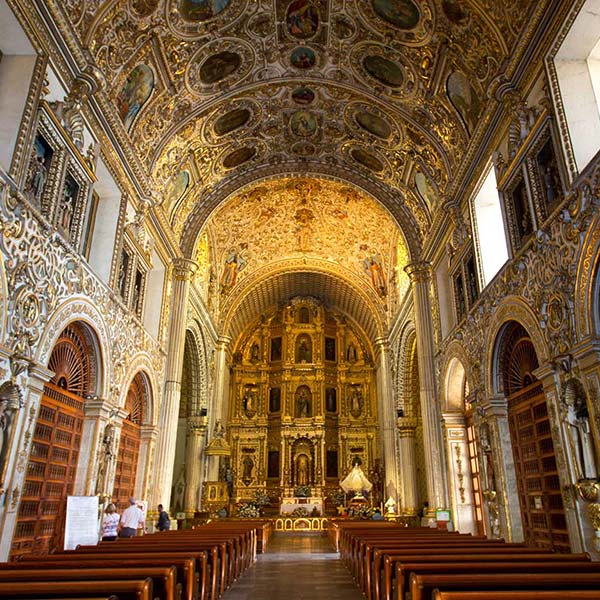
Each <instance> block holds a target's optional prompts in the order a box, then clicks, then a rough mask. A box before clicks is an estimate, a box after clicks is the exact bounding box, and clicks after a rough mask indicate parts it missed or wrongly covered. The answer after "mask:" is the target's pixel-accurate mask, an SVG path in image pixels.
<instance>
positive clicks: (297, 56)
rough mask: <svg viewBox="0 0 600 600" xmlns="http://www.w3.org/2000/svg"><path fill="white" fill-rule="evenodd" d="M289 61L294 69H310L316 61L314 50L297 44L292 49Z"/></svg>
mask: <svg viewBox="0 0 600 600" xmlns="http://www.w3.org/2000/svg"><path fill="white" fill-rule="evenodd" d="M290 62H291V63H292V66H293V67H296V69H311V68H312V67H314V66H315V63H316V62H317V57H316V55H315V53H314V51H313V50H312V49H311V48H308V47H307V46H298V47H297V48H294V49H293V50H292V54H291V56H290Z"/></svg>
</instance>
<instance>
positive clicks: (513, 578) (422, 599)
mask: <svg viewBox="0 0 600 600" xmlns="http://www.w3.org/2000/svg"><path fill="white" fill-rule="evenodd" d="M436 589H439V590H442V591H461V592H462V591H465V592H466V591H469V590H473V591H477V590H479V591H485V590H487V591H490V592H491V591H494V592H495V591H496V590H507V591H508V590H515V589H523V590H540V591H541V590H550V591H556V590H577V589H580V590H586V589H587V590H596V594H597V595H598V597H600V573H577V576H576V577H573V575H572V574H570V573H527V574H525V573H463V574H460V575H415V574H414V573H413V574H411V576H410V594H411V600H432V597H433V591H434V590H436Z"/></svg>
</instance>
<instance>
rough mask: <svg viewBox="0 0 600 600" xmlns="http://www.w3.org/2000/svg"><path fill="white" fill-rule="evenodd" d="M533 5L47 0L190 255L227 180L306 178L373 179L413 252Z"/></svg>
mask: <svg viewBox="0 0 600 600" xmlns="http://www.w3.org/2000/svg"><path fill="white" fill-rule="evenodd" d="M541 4H544V3H543V2H542V3H540V2H533V0H521V1H514V0H481V1H475V0H468V1H460V2H459V1H458V0H291V1H290V0H108V1H106V2H103V3H100V4H99V3H98V1H97V0H63V1H62V2H61V3H60V5H61V7H62V10H63V12H64V16H65V18H66V19H68V20H70V22H71V24H72V26H73V29H74V31H75V34H76V36H78V39H79V42H80V44H82V45H83V46H85V47H87V48H88V49H89V51H90V53H91V55H92V57H93V59H94V60H95V62H96V64H97V66H98V67H99V68H100V70H101V71H102V73H103V75H104V77H105V79H106V85H107V88H106V91H107V93H108V95H109V96H110V97H111V98H112V100H113V101H114V103H115V106H116V109H117V111H118V116H119V121H120V124H121V125H122V127H123V130H124V132H125V133H126V136H128V139H129V140H130V141H131V144H132V147H133V148H134V149H135V152H136V153H137V154H138V156H139V157H140V159H141V160H142V161H143V163H144V164H145V166H146V169H147V171H148V173H150V174H151V175H152V177H153V183H154V186H155V189H156V190H157V198H158V202H159V203H162V205H163V208H164V210H165V213H166V215H167V216H168V218H169V219H170V221H171V223H172V225H173V227H174V229H175V232H176V234H177V235H178V236H181V238H182V246H185V247H186V249H187V251H188V253H189V249H190V247H191V246H190V243H189V242H187V245H186V242H185V240H186V239H190V238H192V239H195V238H196V236H197V235H198V232H199V231H200V230H201V228H202V226H203V224H204V222H205V220H206V218H208V216H209V215H210V213H211V211H212V210H213V209H214V208H215V207H216V206H217V205H218V203H219V202H220V201H221V200H222V199H223V198H225V197H227V196H228V195H230V194H231V191H227V190H230V188H231V187H232V184H235V183H236V182H237V181H240V182H244V184H245V185H247V184H248V183H249V182H251V181H252V180H253V178H254V179H258V178H265V177H269V176H273V175H279V174H311V173H317V174H325V173H328V174H332V173H337V174H338V176H339V177H340V179H341V180H348V179H349V178H348V177H347V174H348V173H352V174H353V176H354V178H355V180H356V181H355V184H356V185H357V186H359V187H362V188H363V189H365V190H377V191H378V192H379V193H378V197H379V199H380V200H381V201H382V202H384V204H386V205H387V207H388V209H389V210H390V213H391V214H392V215H393V216H394V217H395V218H396V220H397V221H398V223H399V224H400V226H401V227H402V228H403V229H405V230H406V229H410V233H406V238H407V242H408V243H409V246H411V249H412V251H413V253H414V252H416V251H418V249H419V245H420V243H422V240H423V238H424V236H426V234H427V231H428V228H429V226H430V224H431V220H432V212H433V211H435V210H436V209H438V208H439V207H440V204H441V202H440V198H441V197H443V196H444V194H445V193H446V192H447V190H448V187H449V186H450V185H451V184H452V183H453V181H454V177H455V175H456V173H457V172H458V170H459V168H460V165H461V161H462V160H463V158H464V157H465V153H466V152H467V149H468V146H469V142H470V140H472V139H473V138H474V136H475V135H476V133H477V131H478V126H479V125H480V124H481V123H482V121H484V120H485V114H486V106H487V104H488V96H489V90H490V86H492V87H493V85H494V82H495V81H496V79H497V78H498V76H499V74H500V73H501V72H502V68H503V66H505V64H506V59H507V57H509V56H510V54H511V53H512V52H513V51H514V49H515V47H516V45H517V43H518V41H519V36H520V35H522V34H523V30H524V28H525V26H526V24H527V23H528V21H529V19H530V12H531V10H532V8H533V7H536V8H537V9H538V13H537V16H539V11H540V10H541V9H540V5H541ZM124 139H125V138H124ZM233 187H235V185H233ZM238 187H241V186H238ZM221 190H224V191H223V193H221Z"/></svg>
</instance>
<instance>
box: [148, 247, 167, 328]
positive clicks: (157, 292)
mask: <svg viewBox="0 0 600 600" xmlns="http://www.w3.org/2000/svg"><path fill="white" fill-rule="evenodd" d="M152 266H153V269H152V271H150V273H148V281H147V284H146V301H145V304H144V327H145V328H146V330H147V331H148V333H149V334H150V335H151V336H153V337H154V338H155V339H158V336H159V326H160V312H161V309H162V294H163V288H164V285H165V265H164V264H163V262H162V261H161V259H160V257H159V256H158V254H156V252H154V251H153V252H152Z"/></svg>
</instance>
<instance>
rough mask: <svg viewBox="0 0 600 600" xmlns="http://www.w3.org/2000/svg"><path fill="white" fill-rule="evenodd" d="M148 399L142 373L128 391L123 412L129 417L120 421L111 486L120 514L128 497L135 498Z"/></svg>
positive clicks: (134, 379)
mask: <svg viewBox="0 0 600 600" xmlns="http://www.w3.org/2000/svg"><path fill="white" fill-rule="evenodd" d="M148 398H149V393H148V382H147V380H146V378H145V377H144V374H143V373H137V375H136V376H135V377H134V378H133V381H132V382H131V384H130V386H129V390H127V397H126V399H125V411H127V413H128V415H127V417H126V418H125V420H124V421H123V426H122V428H121V437H120V439H119V453H118V455H117V468H116V471H115V483H114V486H113V499H114V502H115V504H116V505H117V510H119V511H122V510H125V509H126V508H127V507H128V506H129V503H128V499H129V498H130V497H135V492H136V479H137V467H138V462H139V457H140V439H141V427H142V425H143V424H144V421H145V418H146V415H147V413H148V410H147V406H148Z"/></svg>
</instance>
